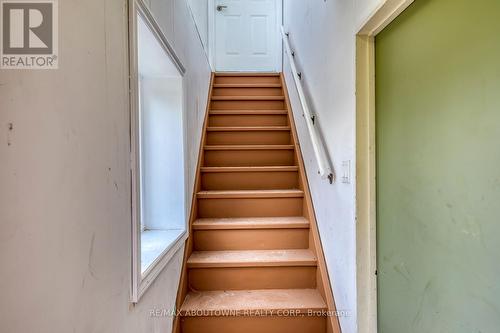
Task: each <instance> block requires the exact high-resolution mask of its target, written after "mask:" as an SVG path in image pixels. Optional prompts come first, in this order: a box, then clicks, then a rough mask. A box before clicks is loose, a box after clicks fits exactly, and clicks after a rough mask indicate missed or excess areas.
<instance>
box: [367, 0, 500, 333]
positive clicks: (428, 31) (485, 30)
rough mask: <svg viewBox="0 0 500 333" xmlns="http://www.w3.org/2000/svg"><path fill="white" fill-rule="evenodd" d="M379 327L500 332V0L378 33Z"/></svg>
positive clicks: (420, 13)
mask: <svg viewBox="0 0 500 333" xmlns="http://www.w3.org/2000/svg"><path fill="white" fill-rule="evenodd" d="M376 99H377V102H376V130H377V261H378V311H379V312H378V325H379V333H412V332H417V333H433V332H436V333H438V332H439V333H448V332H449V333H462V332H463V333H478V332H482V333H498V332H500V0H416V1H415V2H414V4H413V5H411V6H410V8H408V9H407V10H406V11H405V12H404V13H403V14H402V15H401V16H400V17H398V18H397V19H396V20H395V21H394V22H393V23H392V24H391V25H389V26H388V27H387V28H386V29H384V30H383V31H382V32H381V33H380V34H379V35H378V36H377V38H376Z"/></svg>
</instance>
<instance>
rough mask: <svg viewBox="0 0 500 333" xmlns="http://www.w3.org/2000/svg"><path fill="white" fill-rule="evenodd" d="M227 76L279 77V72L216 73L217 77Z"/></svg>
mask: <svg viewBox="0 0 500 333" xmlns="http://www.w3.org/2000/svg"><path fill="white" fill-rule="evenodd" d="M225 76H236V77H259V76H273V77H279V76H280V74H279V73H272V72H269V73H266V72H259V73H241V72H217V73H215V77H225Z"/></svg>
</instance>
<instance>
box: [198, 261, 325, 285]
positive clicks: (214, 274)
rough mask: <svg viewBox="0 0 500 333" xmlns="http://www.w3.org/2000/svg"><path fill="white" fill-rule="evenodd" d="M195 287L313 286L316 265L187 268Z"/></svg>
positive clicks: (314, 283)
mask: <svg viewBox="0 0 500 333" xmlns="http://www.w3.org/2000/svg"><path fill="white" fill-rule="evenodd" d="M189 285H190V286H191V288H193V289H194V290H198V291H207V290H246V289H313V288H316V267H314V266H311V267H248V268H195V269H190V270H189Z"/></svg>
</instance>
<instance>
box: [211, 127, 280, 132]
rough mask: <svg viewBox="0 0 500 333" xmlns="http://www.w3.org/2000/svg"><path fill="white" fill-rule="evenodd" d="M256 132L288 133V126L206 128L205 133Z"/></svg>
mask: <svg viewBox="0 0 500 333" xmlns="http://www.w3.org/2000/svg"><path fill="white" fill-rule="evenodd" d="M258 131H290V126H227V127H222V126H220V127H207V132H258Z"/></svg>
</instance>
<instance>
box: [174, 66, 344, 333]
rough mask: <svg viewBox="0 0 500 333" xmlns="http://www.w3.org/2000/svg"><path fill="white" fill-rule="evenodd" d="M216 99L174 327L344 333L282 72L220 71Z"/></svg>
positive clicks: (211, 331)
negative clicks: (332, 314) (332, 313)
mask: <svg viewBox="0 0 500 333" xmlns="http://www.w3.org/2000/svg"><path fill="white" fill-rule="evenodd" d="M208 104H209V105H208V107H209V111H208V114H207V116H208V118H207V119H206V121H205V126H206V127H205V132H204V135H203V138H202V151H201V152H200V161H199V170H198V176H197V181H196V185H195V187H196V193H195V197H194V202H193V210H192V214H191V226H190V228H191V230H190V231H191V234H190V235H191V237H190V238H189V240H188V243H187V246H186V250H185V262H184V271H183V273H182V276H181V287H180V289H179V295H178V308H180V314H181V317H180V320H179V318H176V322H175V324H174V331H176V332H184V333H195V332H200V333H201V332H203V333H215V332H217V333H220V332H222V333H229V332H238V333H250V332H252V333H255V332H257V333H307V332H340V329H339V326H338V320H337V318H336V317H327V316H325V315H324V313H321V311H323V312H324V311H326V310H330V311H332V310H335V305H334V303H333V297H332V295H331V290H330V287H329V280H328V276H327V274H326V269H325V266H324V259H323V254H322V252H321V246H320V245H319V244H320V242H319V236H318V234H317V229H316V224H315V220H314V213H313V211H312V205H311V201H310V197H309V193H308V190H307V183H306V179H305V174H304V170H303V165H302V160H301V156H300V151H299V148H298V145H297V141H296V134H295V130H294V125H293V119H292V118H291V117H290V107H289V102H288V97H287V94H286V90H285V89H284V82H283V79H282V77H281V76H280V75H279V74H214V76H213V77H212V85H211V93H210V100H209V103H208ZM312 312H313V313H316V315H311V313H312ZM317 313H319V314H317Z"/></svg>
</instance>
